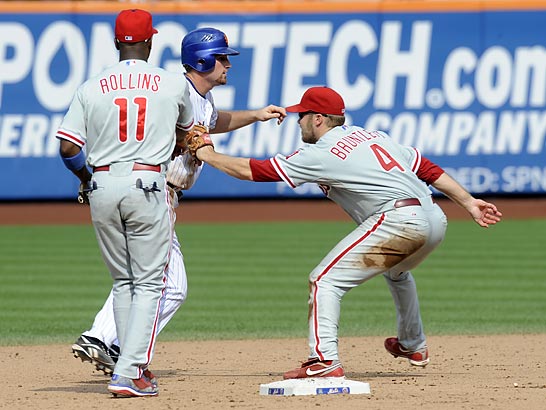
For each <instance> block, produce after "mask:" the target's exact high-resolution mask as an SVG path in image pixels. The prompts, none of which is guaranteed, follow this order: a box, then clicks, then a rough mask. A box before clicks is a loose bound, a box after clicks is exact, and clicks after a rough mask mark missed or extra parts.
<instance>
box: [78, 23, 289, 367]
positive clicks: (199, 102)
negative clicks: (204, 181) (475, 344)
mask: <svg viewBox="0 0 546 410" xmlns="http://www.w3.org/2000/svg"><path fill="white" fill-rule="evenodd" d="M237 54H239V53H238V52H237V51H236V50H234V49H232V48H230V47H229V45H228V41H227V37H226V36H225V34H224V33H223V32H221V31H219V30H216V29H214V28H200V29H197V30H194V31H191V32H190V33H188V34H187V35H186V36H185V37H184V39H183V41H182V64H183V65H184V67H185V70H186V74H185V81H187V83H188V88H189V94H190V100H191V103H192V106H193V110H194V121H195V123H196V124H199V125H201V126H203V128H204V129H206V130H208V131H209V132H211V133H224V132H228V131H232V130H235V129H238V128H240V127H243V126H245V125H248V124H251V123H253V122H256V121H267V120H269V119H277V120H278V121H279V123H280V122H282V120H283V119H284V118H285V116H286V111H285V110H284V108H282V107H277V106H274V105H270V106H267V107H265V108H263V109H261V110H248V111H219V110H217V109H216V107H215V105H214V99H213V96H212V93H211V90H212V88H214V87H216V86H218V85H223V84H226V82H227V71H228V70H229V68H230V67H231V63H230V61H229V57H228V56H230V55H237ZM181 78H184V77H182V76H181ZM202 168H203V164H199V163H197V162H196V161H195V159H194V158H193V157H192V155H191V154H189V153H184V154H182V155H180V156H177V157H175V158H174V159H173V160H172V161H171V162H170V163H169V165H168V168H167V181H168V184H169V187H170V189H171V190H174V191H175V192H176V193H178V194H179V195H180V194H181V191H183V190H187V189H190V188H191V187H192V186H193V184H194V183H195V181H196V180H197V178H198V177H199V175H200V173H201V170H202ZM173 197H174V203H173V206H174V207H176V206H178V195H173ZM173 215H174V213H173ZM173 222H174V221H173ZM186 295H187V278H186V270H185V266H184V260H183V255H182V252H181V251H180V244H179V242H178V238H177V236H176V233H174V235H173V242H172V246H171V254H170V261H169V265H168V268H167V271H166V288H165V292H164V294H163V296H162V298H161V304H160V311H159V318H158V326H157V329H158V333H159V332H160V331H161V330H162V329H163V328H164V327H165V326H166V325H167V323H168V322H169V321H170V320H171V319H172V317H173V315H174V314H175V312H176V311H177V310H178V308H179V307H180V306H181V305H182V304H183V303H184V301H185V299H186ZM112 301H113V296H112V292H110V295H109V296H108V298H107V299H106V302H105V303H104V305H103V307H102V309H101V310H100V311H99V312H98V313H97V315H96V316H95V320H94V322H93V326H92V327H91V329H89V330H88V331H85V332H84V333H83V334H82V335H81V336H80V337H79V338H78V340H77V341H76V342H75V343H74V344H73V345H72V351H73V353H74V355H75V356H76V357H79V358H81V359H82V361H87V362H91V363H92V364H93V365H94V366H95V367H96V368H97V369H98V370H102V371H103V372H104V373H106V374H110V373H112V372H113V370H114V366H115V363H116V361H117V357H118V354H119V348H118V340H117V333H116V327H115V324H114V315H113V305H112Z"/></svg>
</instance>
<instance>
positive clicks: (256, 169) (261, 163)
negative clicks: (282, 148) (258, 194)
mask: <svg viewBox="0 0 546 410" xmlns="http://www.w3.org/2000/svg"><path fill="white" fill-rule="evenodd" d="M250 171H251V172H252V180H253V181H255V182H277V181H282V179H281V177H280V176H279V174H277V171H275V168H273V165H271V161H270V160H269V159H263V160H259V159H254V158H251V159H250Z"/></svg>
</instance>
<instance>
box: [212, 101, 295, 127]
mask: <svg viewBox="0 0 546 410" xmlns="http://www.w3.org/2000/svg"><path fill="white" fill-rule="evenodd" d="M285 117H286V110H285V109H284V108H283V107H278V106H276V105H268V106H267V107H264V108H262V109H260V110H242V111H218V119H217V120H216V126H215V127H214V128H213V129H212V130H210V132H211V133H214V134H219V133H222V132H229V131H233V130H236V129H239V128H242V127H244V126H246V125H249V124H253V123H255V122H258V121H269V120H271V119H274V118H276V119H277V124H280V123H281V122H283V120H284V118H285Z"/></svg>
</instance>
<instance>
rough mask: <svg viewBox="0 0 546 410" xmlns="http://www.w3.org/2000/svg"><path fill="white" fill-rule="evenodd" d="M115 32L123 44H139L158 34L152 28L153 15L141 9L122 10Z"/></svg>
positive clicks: (117, 19)
mask: <svg viewBox="0 0 546 410" xmlns="http://www.w3.org/2000/svg"><path fill="white" fill-rule="evenodd" d="M115 31H116V39H117V40H118V41H120V42H121V43H138V42H140V41H144V40H148V39H149V38H151V37H152V36H153V35H154V34H155V33H157V30H156V29H155V28H153V27H152V15H151V14H150V13H148V12H147V11H145V10H140V9H131V10H122V11H121V12H120V13H119V14H118V17H117V18H116V30H115Z"/></svg>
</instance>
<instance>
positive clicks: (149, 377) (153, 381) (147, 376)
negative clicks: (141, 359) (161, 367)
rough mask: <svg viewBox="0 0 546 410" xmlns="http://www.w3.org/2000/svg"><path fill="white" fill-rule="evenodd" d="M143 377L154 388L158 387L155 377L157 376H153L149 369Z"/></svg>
mask: <svg viewBox="0 0 546 410" xmlns="http://www.w3.org/2000/svg"><path fill="white" fill-rule="evenodd" d="M142 377H143V378H145V379H146V380H148V381H149V382H150V383H151V384H152V386H155V387H157V378H156V377H155V374H153V373H152V372H151V371H149V370H148V369H146V370H144V372H143V373H142Z"/></svg>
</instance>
